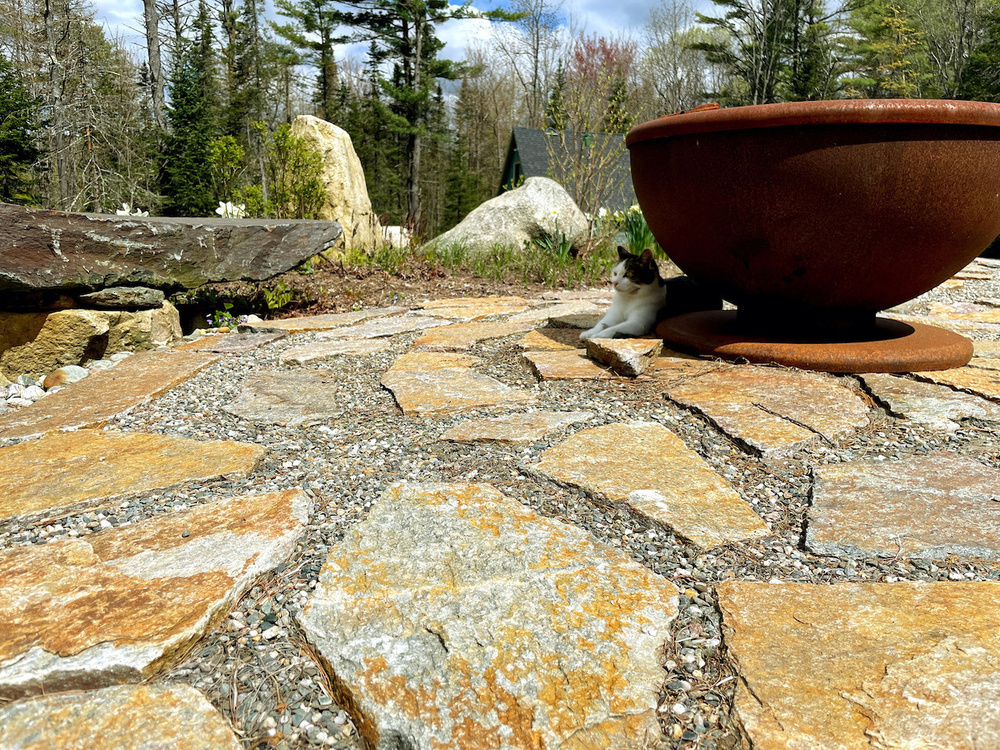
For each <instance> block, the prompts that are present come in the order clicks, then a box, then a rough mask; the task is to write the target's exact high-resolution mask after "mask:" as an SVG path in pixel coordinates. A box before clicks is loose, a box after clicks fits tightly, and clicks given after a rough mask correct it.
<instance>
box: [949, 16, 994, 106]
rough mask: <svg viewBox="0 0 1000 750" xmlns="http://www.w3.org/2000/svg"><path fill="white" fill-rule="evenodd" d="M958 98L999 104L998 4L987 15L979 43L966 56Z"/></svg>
mask: <svg viewBox="0 0 1000 750" xmlns="http://www.w3.org/2000/svg"><path fill="white" fill-rule="evenodd" d="M958 96H959V97H960V98H961V99H973V100H976V101H981V102H1000V5H995V6H994V7H993V9H992V10H991V12H990V14H989V15H988V17H987V19H986V23H985V28H984V30H983V43H982V45H981V46H980V47H979V49H977V50H976V51H975V52H973V53H972V54H971V55H970V56H969V60H968V62H967V63H966V64H965V67H964V68H963V70H962V78H961V81H960V83H959V87H958Z"/></svg>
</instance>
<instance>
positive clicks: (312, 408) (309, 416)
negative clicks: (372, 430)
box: [223, 370, 343, 427]
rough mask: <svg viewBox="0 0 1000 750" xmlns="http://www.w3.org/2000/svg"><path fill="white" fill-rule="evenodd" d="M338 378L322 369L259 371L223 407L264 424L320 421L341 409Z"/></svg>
mask: <svg viewBox="0 0 1000 750" xmlns="http://www.w3.org/2000/svg"><path fill="white" fill-rule="evenodd" d="M338 382H339V381H338V380H336V379H334V378H333V377H332V376H331V375H329V374H327V373H323V372H317V371H312V370H310V371H308V372H280V373H274V374H269V375H261V376H259V377H256V378H254V379H253V380H251V381H249V382H248V383H247V384H246V390H245V391H244V392H243V393H241V394H240V397H239V398H238V399H237V400H236V401H235V402H233V403H231V404H229V405H228V406H225V407H223V408H224V410H225V411H227V412H229V413H230V414H233V415H235V416H237V417H243V418H244V419H249V420H251V421H254V422H260V423H263V424H280V425H286V426H289V427H303V426H308V425H312V424H319V423H320V422H325V421H326V420H328V419H331V418H333V417H335V416H337V415H338V414H340V413H341V411H343V408H342V407H341V406H340V404H339V400H338V399H337V384H338Z"/></svg>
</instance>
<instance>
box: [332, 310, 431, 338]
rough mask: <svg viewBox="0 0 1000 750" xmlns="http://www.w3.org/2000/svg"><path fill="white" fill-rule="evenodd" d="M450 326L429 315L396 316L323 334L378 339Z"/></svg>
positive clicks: (334, 336)
mask: <svg viewBox="0 0 1000 750" xmlns="http://www.w3.org/2000/svg"><path fill="white" fill-rule="evenodd" d="M445 325H448V321H446V320H441V319H440V318H432V317H429V316H427V315H395V316H393V317H390V318H376V319H375V320H366V321H365V322H364V323H357V324H355V325H351V326H341V327H340V328H334V329H333V330H330V331H327V332H325V333H323V334H322V338H324V339H377V338H382V337H385V336H397V335H399V334H401V333H412V332H413V331H422V330H424V329H425V328H434V327H435V326H445Z"/></svg>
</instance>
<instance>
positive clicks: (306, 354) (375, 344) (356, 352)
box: [278, 338, 393, 365]
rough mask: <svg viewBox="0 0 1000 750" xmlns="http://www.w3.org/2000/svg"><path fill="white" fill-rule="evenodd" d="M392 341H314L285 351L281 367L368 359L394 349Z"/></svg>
mask: <svg viewBox="0 0 1000 750" xmlns="http://www.w3.org/2000/svg"><path fill="white" fill-rule="evenodd" d="M392 343H393V342H392V340H391V339H388V338H384V339H359V340H356V341H355V340H351V339H343V340H333V341H313V342H311V343H309V344H303V345H302V346H293V347H292V348H291V349H285V351H283V352H282V353H281V354H280V355H279V356H278V364H279V365H311V364H314V363H316V362H325V361H326V360H329V359H333V358H334V357H366V356H368V355H369V354H378V353H379V352H384V351H385V350H386V349H389V348H391V347H392Z"/></svg>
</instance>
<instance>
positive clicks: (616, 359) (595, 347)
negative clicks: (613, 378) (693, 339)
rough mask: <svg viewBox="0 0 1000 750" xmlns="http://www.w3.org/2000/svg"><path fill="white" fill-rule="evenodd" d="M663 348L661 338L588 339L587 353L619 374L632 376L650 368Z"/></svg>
mask: <svg viewBox="0 0 1000 750" xmlns="http://www.w3.org/2000/svg"><path fill="white" fill-rule="evenodd" d="M662 350H663V340H662V339H590V340H588V341H587V355H588V356H589V357H590V358H591V359H596V360H597V361H598V362H603V363H604V364H606V365H608V366H609V367H610V368H611V369H612V370H614V371H615V372H617V373H618V374H619V375H627V376H628V377H632V378H634V377H635V376H637V375H641V374H642V373H644V372H645V371H646V370H648V369H649V368H650V366H651V365H652V364H653V362H655V361H656V358H657V357H658V356H660V352H661V351H662Z"/></svg>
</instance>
